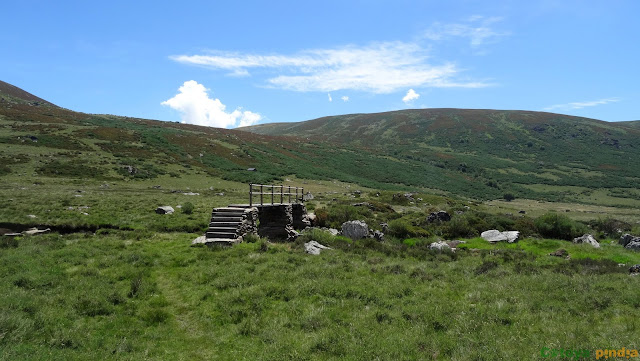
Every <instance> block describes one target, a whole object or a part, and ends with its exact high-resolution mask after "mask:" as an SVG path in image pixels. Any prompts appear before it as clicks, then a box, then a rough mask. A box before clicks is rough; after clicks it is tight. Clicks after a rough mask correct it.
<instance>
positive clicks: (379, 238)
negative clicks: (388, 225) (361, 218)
mask: <svg viewBox="0 0 640 361" xmlns="http://www.w3.org/2000/svg"><path fill="white" fill-rule="evenodd" d="M371 236H372V237H373V238H374V239H375V240H376V241H380V242H382V241H384V233H382V232H380V231H373V234H372V235H371Z"/></svg>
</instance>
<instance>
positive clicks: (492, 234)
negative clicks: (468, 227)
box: [480, 229, 520, 243]
mask: <svg viewBox="0 0 640 361" xmlns="http://www.w3.org/2000/svg"><path fill="white" fill-rule="evenodd" d="M519 236H520V232H518V231H504V232H500V231H498V230H497V229H490V230H488V231H484V232H482V234H480V237H482V238H484V239H485V240H487V241H488V242H492V243H494V242H501V241H507V242H509V243H513V242H515V241H517V240H518V237H519Z"/></svg>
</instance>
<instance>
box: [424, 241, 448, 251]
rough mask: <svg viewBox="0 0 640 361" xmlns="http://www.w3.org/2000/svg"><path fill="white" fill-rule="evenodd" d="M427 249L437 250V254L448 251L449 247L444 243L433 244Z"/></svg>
mask: <svg viewBox="0 0 640 361" xmlns="http://www.w3.org/2000/svg"><path fill="white" fill-rule="evenodd" d="M429 249H433V250H437V251H438V252H443V251H450V250H451V247H449V245H448V244H447V242H445V241H438V242H433V243H431V244H430V245H429Z"/></svg>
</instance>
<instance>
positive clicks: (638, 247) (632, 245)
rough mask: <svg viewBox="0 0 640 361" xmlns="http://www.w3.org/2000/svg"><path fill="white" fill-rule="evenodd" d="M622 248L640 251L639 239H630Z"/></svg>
mask: <svg viewBox="0 0 640 361" xmlns="http://www.w3.org/2000/svg"><path fill="white" fill-rule="evenodd" d="M624 248H626V249H630V250H634V251H640V240H637V241H631V242H629V243H628V244H627V245H626V246H625V247H624Z"/></svg>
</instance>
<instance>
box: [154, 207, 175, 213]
mask: <svg viewBox="0 0 640 361" xmlns="http://www.w3.org/2000/svg"><path fill="white" fill-rule="evenodd" d="M173 212H175V210H174V209H173V207H171V206H162V207H158V208H156V213H158V214H172V213H173Z"/></svg>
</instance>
